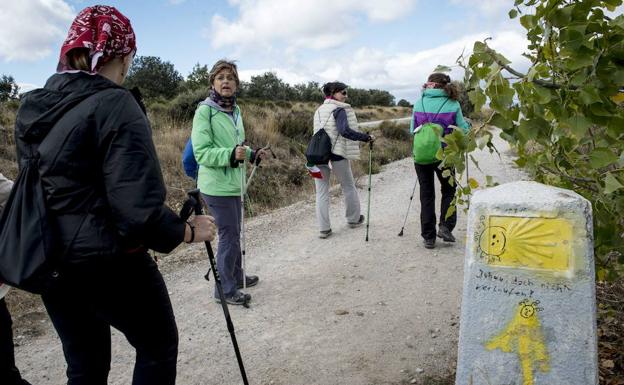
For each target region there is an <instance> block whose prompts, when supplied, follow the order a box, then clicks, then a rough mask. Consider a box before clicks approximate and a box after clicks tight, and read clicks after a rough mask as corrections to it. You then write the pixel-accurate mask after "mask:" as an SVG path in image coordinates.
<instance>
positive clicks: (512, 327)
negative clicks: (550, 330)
mask: <svg viewBox="0 0 624 385" xmlns="http://www.w3.org/2000/svg"><path fill="white" fill-rule="evenodd" d="M538 305H539V301H534V302H532V301H529V300H524V301H522V302H520V304H519V305H518V307H517V311H516V312H515V315H514V317H513V319H512V320H511V321H510V322H509V324H507V327H505V329H504V330H503V331H501V332H500V333H499V334H498V335H496V336H494V337H492V338H491V339H490V340H489V341H488V342H487V343H486V344H485V348H486V349H487V350H494V349H500V350H502V351H503V352H505V353H514V352H515V353H516V354H518V358H519V359H520V366H521V368H522V376H523V382H522V385H533V384H534V382H533V370H534V367H536V366H537V368H538V369H539V370H540V371H542V372H544V373H545V372H548V371H549V370H550V365H549V361H550V358H549V357H548V350H547V349H546V344H545V343H544V335H543V334H542V327H541V324H540V321H539V318H538V317H537V312H538V311H539V310H541V309H540V308H538Z"/></svg>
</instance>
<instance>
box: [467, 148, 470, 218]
mask: <svg viewBox="0 0 624 385" xmlns="http://www.w3.org/2000/svg"><path fill="white" fill-rule="evenodd" d="M466 186H470V170H469V169H468V153H466ZM466 203H467V206H468V208H469V209H470V196H468V200H467V202H466Z"/></svg>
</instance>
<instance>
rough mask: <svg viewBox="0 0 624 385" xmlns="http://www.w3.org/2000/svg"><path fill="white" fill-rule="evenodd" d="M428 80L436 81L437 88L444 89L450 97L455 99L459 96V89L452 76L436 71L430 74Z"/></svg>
mask: <svg viewBox="0 0 624 385" xmlns="http://www.w3.org/2000/svg"><path fill="white" fill-rule="evenodd" d="M427 82H431V83H436V85H435V88H441V89H443V90H444V91H445V92H446V94H447V95H448V97H449V98H450V99H453V100H457V99H458V98H459V90H458V89H457V86H455V84H453V83H451V77H450V76H448V75H447V74H443V73H441V72H435V73H432V74H431V75H429V78H428V79H427Z"/></svg>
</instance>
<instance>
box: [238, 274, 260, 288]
mask: <svg viewBox="0 0 624 385" xmlns="http://www.w3.org/2000/svg"><path fill="white" fill-rule="evenodd" d="M258 281H260V278H259V277H258V276H257V275H248V276H246V277H245V283H246V284H247V287H252V286H256V285H257V284H258ZM236 287H238V288H239V289H242V288H243V283H242V282H241V283H237V284H236Z"/></svg>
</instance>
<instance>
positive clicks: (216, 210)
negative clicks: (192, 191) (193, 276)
mask: <svg viewBox="0 0 624 385" xmlns="http://www.w3.org/2000/svg"><path fill="white" fill-rule="evenodd" d="M202 195H203V197H204V200H205V201H206V204H207V205H208V208H209V210H210V215H212V216H213V217H214V219H215V222H216V223H217V228H218V231H219V245H218V247H217V270H218V271H219V277H220V278H221V286H222V287H223V294H225V296H226V297H230V296H232V295H234V294H236V292H237V291H238V288H237V283H242V282H243V270H242V261H241V244H240V233H241V201H240V197H238V196H234V197H218V196H213V195H205V194H202ZM214 293H215V294H214V295H215V297H218V296H219V293H217V289H216V287H215V292H214Z"/></svg>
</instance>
